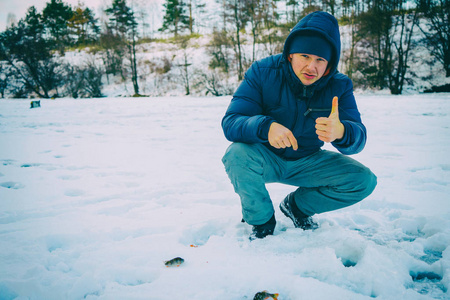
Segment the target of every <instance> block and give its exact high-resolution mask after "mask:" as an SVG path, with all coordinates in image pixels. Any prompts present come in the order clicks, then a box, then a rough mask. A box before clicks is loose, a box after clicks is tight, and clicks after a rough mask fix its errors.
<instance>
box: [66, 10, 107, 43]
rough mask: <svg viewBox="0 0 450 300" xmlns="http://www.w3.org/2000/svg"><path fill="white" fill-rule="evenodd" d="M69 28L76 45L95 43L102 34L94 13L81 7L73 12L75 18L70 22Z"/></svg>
mask: <svg viewBox="0 0 450 300" xmlns="http://www.w3.org/2000/svg"><path fill="white" fill-rule="evenodd" d="M68 27H69V29H70V32H71V34H72V36H73V37H74V40H75V45H89V44H91V43H94V42H95V41H97V40H98V36H99V34H100V27H99V26H98V25H97V19H96V18H95V16H94V12H93V11H92V10H91V9H89V8H85V7H82V6H81V5H80V6H78V7H76V8H75V10H74V11H73V16H72V18H70V20H69V21H68Z"/></svg>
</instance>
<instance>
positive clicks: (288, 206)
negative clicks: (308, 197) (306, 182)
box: [280, 193, 319, 230]
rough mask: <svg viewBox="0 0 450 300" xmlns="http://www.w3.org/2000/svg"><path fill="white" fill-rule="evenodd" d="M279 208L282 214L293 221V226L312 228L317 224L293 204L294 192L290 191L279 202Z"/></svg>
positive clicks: (304, 228) (315, 227)
mask: <svg viewBox="0 0 450 300" xmlns="http://www.w3.org/2000/svg"><path fill="white" fill-rule="evenodd" d="M280 209H281V211H282V212H283V214H284V215H285V216H286V217H288V218H289V219H291V220H292V222H294V226H295V228H301V229H303V230H314V229H317V228H318V227H319V225H318V224H317V223H316V222H314V221H313V219H312V218H311V217H310V216H307V215H305V214H304V213H303V212H302V211H300V209H298V207H297V205H296V204H295V199H294V193H290V194H289V195H287V196H286V198H284V200H283V201H281V203H280Z"/></svg>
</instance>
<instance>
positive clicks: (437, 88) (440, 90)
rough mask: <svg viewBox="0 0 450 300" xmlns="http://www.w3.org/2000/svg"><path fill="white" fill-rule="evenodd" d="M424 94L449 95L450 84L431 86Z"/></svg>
mask: <svg viewBox="0 0 450 300" xmlns="http://www.w3.org/2000/svg"><path fill="white" fill-rule="evenodd" d="M424 93H450V83H447V84H444V85H440V86H432V87H431V89H429V90H425V91H424Z"/></svg>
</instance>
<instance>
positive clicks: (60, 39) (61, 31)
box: [42, 0, 73, 53]
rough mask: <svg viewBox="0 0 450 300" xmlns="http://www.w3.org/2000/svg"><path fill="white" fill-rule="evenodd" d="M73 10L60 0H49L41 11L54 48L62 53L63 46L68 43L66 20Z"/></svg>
mask: <svg viewBox="0 0 450 300" xmlns="http://www.w3.org/2000/svg"><path fill="white" fill-rule="evenodd" d="M72 16H73V11H72V8H71V7H70V6H69V5H66V4H64V3H63V2H62V0H51V1H50V2H49V3H47V5H46V7H45V8H44V10H43V11H42V20H43V23H44V25H45V27H46V28H47V29H48V31H49V34H50V36H51V37H52V42H53V43H54V45H55V46H54V47H55V49H57V50H58V51H59V52H61V53H64V48H65V47H66V46H68V45H70V43H71V41H70V38H69V30H68V21H69V20H70V19H71V18H72Z"/></svg>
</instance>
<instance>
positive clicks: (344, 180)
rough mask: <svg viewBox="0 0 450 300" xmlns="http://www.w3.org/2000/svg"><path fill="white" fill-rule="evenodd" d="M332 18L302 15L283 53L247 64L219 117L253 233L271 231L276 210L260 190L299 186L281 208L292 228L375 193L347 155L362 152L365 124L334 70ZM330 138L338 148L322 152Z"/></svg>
mask: <svg viewBox="0 0 450 300" xmlns="http://www.w3.org/2000/svg"><path fill="white" fill-rule="evenodd" d="M340 51H341V42H340V35H339V26H338V23H337V20H336V19H335V18H334V17H333V16H332V15H330V14H328V13H325V12H314V13H311V14H309V15H307V16H306V17H304V18H303V19H302V20H301V21H300V22H299V23H298V24H297V25H296V26H295V27H294V28H293V30H292V31H291V33H290V34H289V36H288V37H287V39H286V41H285V44H284V50H283V53H282V54H278V55H273V56H269V57H267V58H264V59H262V60H260V61H256V62H254V63H253V64H252V66H251V67H250V68H249V70H248V71H247V72H246V74H245V79H244V80H243V82H242V83H241V84H240V86H239V87H238V89H237V90H236V92H235V93H234V95H233V99H232V100H231V103H230V105H229V107H228V110H227V112H226V114H225V116H224V118H223V120H222V127H223V131H224V133H225V136H226V138H227V139H228V140H230V141H232V142H233V143H232V144H231V145H230V147H229V148H228V149H227V151H226V153H225V155H224V157H223V160H222V161H223V163H224V165H225V170H226V172H227V174H228V176H229V178H230V180H231V183H232V184H233V186H234V190H235V191H236V193H237V194H238V195H239V197H240V199H241V205H242V214H243V218H244V220H245V222H247V223H248V224H250V225H253V233H252V236H253V237H256V238H264V237H266V236H267V235H271V234H273V231H274V228H275V224H276V220H275V214H274V207H273V204H272V201H271V199H270V196H269V194H268V192H267V189H266V187H265V184H266V183H270V182H279V183H284V184H288V185H293V186H296V187H298V188H297V189H296V190H295V191H294V192H292V193H290V194H289V195H287V196H286V198H285V199H284V200H283V201H282V202H281V204H280V209H281V211H282V212H283V213H284V215H286V216H287V217H288V218H290V219H291V220H292V221H293V223H294V226H295V227H298V228H302V229H305V230H307V229H315V228H316V227H317V223H315V222H314V221H313V219H312V218H311V216H313V215H314V214H318V213H323V212H327V211H332V210H336V209H339V208H343V207H346V206H349V205H352V204H355V203H357V202H359V201H361V200H362V199H364V198H365V197H367V196H368V195H370V194H371V193H372V191H373V190H374V189H375V186H376V182H377V180H376V176H375V175H374V174H373V173H372V172H371V171H370V170H369V169H368V168H367V167H365V166H364V165H362V164H361V163H359V162H357V161H356V160H354V159H352V158H350V157H348V156H347V155H350V154H356V153H358V152H360V151H361V150H362V149H363V148H364V146H365V143H366V128H365V126H364V125H363V124H362V121H361V117H360V114H359V111H358V108H357V106H356V102H355V97H354V95H353V84H352V82H351V80H350V79H349V78H348V77H347V76H345V75H343V74H341V73H339V72H338V71H337V65H338V62H339V56H340ZM324 142H327V143H331V144H332V145H333V146H334V147H335V148H336V149H337V150H338V151H339V152H340V153H338V152H334V151H327V150H323V149H321V147H322V146H323V145H324Z"/></svg>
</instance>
